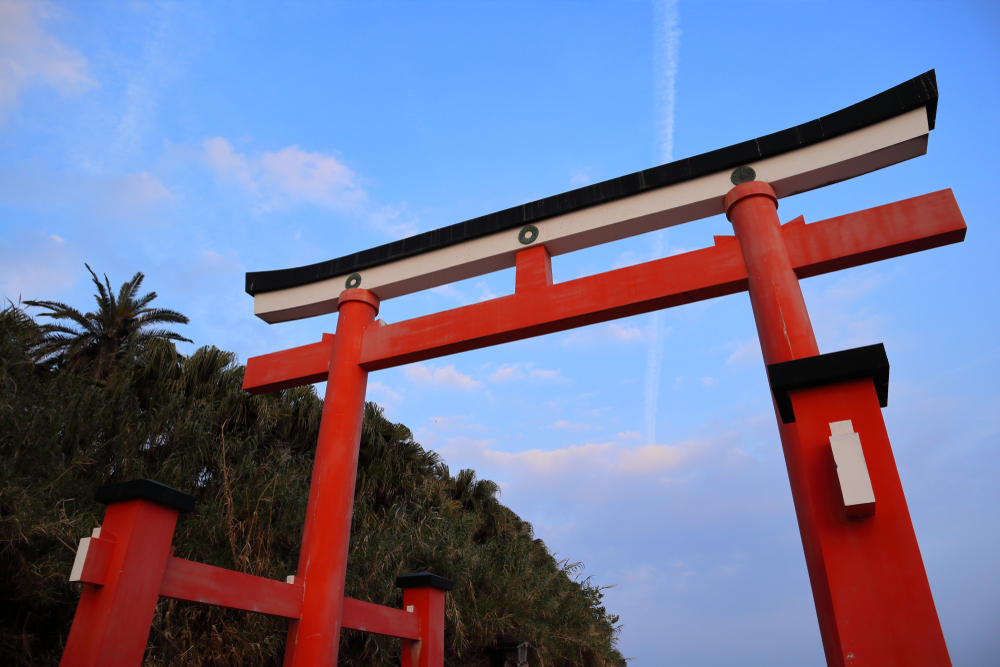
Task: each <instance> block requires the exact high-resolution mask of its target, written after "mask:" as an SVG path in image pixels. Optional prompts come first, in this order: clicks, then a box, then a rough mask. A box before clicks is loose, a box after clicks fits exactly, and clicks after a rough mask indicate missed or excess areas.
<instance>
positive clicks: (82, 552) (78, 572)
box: [69, 528, 100, 583]
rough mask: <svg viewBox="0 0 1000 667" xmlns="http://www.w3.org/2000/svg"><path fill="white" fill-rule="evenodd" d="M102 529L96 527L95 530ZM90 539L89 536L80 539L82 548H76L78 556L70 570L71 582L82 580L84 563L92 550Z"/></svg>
mask: <svg viewBox="0 0 1000 667" xmlns="http://www.w3.org/2000/svg"><path fill="white" fill-rule="evenodd" d="M98 531H100V528H95V529H94V532H98ZM94 537H97V535H94ZM90 540H91V538H89V537H84V538H83V539H81V540H80V548H79V549H77V550H76V558H74V559H73V569H72V570H70V573H69V580H70V583H74V582H77V581H80V577H81V576H83V564H84V563H86V562H87V552H88V551H90Z"/></svg>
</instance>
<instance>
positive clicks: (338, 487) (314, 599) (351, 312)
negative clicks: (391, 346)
mask: <svg viewBox="0 0 1000 667" xmlns="http://www.w3.org/2000/svg"><path fill="white" fill-rule="evenodd" d="M378 307H379V300H378V297H376V296H375V295H374V294H372V293H371V292H369V291H368V290H363V289H350V290H345V291H344V292H343V293H342V294H341V296H340V300H339V302H338V304H337V310H338V311H339V313H340V314H339V316H338V318H337V333H336V335H335V336H334V339H333V351H332V353H331V355H330V362H329V375H328V376H327V383H326V398H325V400H324V402H323V418H322V421H321V422H320V428H319V439H318V440H317V443H316V459H315V462H314V463H313V474H312V481H311V482H310V483H309V501H308V504H307V505H306V520H305V527H304V528H303V532H302V550H301V551H300V552H299V566H298V570H297V571H296V572H297V574H296V578H297V579H300V580H301V581H302V584H303V585H304V587H305V590H304V591H303V596H302V616H301V619H300V620H293V621H292V622H291V623H289V627H288V643H287V644H286V648H285V662H284V664H285V666H286V667H315V666H317V665H335V664H337V650H338V648H339V645H340V628H341V627H342V621H343V615H344V586H345V581H346V578H347V555H348V551H349V547H350V540H351V516H352V514H353V512H354V486H355V483H356V481H357V470H358V450H359V447H360V444H361V422H362V419H363V418H364V413H365V391H366V389H367V384H368V371H366V370H365V369H364V368H362V367H361V366H360V365H359V364H358V360H359V358H360V356H361V344H362V342H363V340H364V334H365V327H367V326H368V325H369V324H371V323H372V322H373V321H374V320H375V316H376V315H378Z"/></svg>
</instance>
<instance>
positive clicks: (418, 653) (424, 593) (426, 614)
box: [396, 572, 452, 667]
mask: <svg viewBox="0 0 1000 667" xmlns="http://www.w3.org/2000/svg"><path fill="white" fill-rule="evenodd" d="M396 586H398V587H399V588H402V589H403V609H407V610H408V609H409V608H410V607H413V611H414V612H415V613H416V614H418V615H419V616H420V639H419V640H418V641H412V640H409V639H404V640H403V667H444V594H445V592H446V591H450V590H451V589H452V583H451V581H450V580H448V579H445V578H444V577H439V576H437V575H435V574H430V573H429V572H419V573H417V574H408V575H406V576H403V577H396Z"/></svg>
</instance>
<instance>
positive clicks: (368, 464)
mask: <svg viewBox="0 0 1000 667" xmlns="http://www.w3.org/2000/svg"><path fill="white" fill-rule="evenodd" d="M88 269H89V267H88ZM92 275H93V273H92ZM94 282H95V283H96V284H97V285H98V292H99V293H98V296H97V299H98V310H97V311H96V312H95V313H90V314H86V315H84V314H81V313H79V312H78V311H75V310H74V309H71V308H69V307H68V306H66V305H65V304H59V303H54V302H37V305H38V306H41V307H44V308H48V309H49V311H50V316H54V317H56V318H63V319H68V320H70V321H71V322H73V323H75V324H76V328H70V327H64V326H61V325H53V324H51V323H50V324H47V325H42V324H39V323H37V322H35V320H34V319H32V318H31V317H29V316H28V315H27V314H26V313H25V312H24V311H23V310H21V309H20V308H18V307H15V306H13V305H11V306H9V307H7V308H6V309H5V310H3V311H2V312H0V599H2V600H3V604H0V663H2V664H13V665H55V664H57V663H58V660H59V656H60V655H61V652H62V645H63V643H64V642H65V638H66V634H67V632H68V631H69V626H70V623H71V621H72V617H73V613H74V611H75V608H76V602H77V600H78V598H79V588H78V585H75V584H69V583H68V581H67V578H68V575H69V571H70V567H71V565H72V562H73V556H74V553H75V549H76V545H77V544H78V543H79V540H80V538H82V537H85V536H86V535H89V534H90V531H91V529H92V528H93V527H95V526H97V525H99V523H100V520H101V517H102V516H103V511H104V507H103V506H102V505H98V504H96V503H95V502H94V501H93V494H94V488H95V487H96V486H98V485H100V484H104V483H110V482H115V481H124V480H128V479H134V478H137V477H149V478H151V479H155V480H157V481H160V482H163V483H164V484H168V485H170V486H172V487H174V488H177V489H180V490H183V491H185V492H187V493H191V494H193V495H194V496H195V497H196V498H197V506H196V509H195V511H194V512H193V513H192V514H188V515H182V517H181V520H180V521H179V523H178V526H177V530H176V532H175V535H174V545H175V546H176V549H177V552H176V553H177V555H178V556H180V557H183V558H190V559H193V560H197V561H200V562H205V563H210V564H212V565H217V566H220V567H226V568H231V569H235V570H239V571H241V572H248V573H250V574H254V575H259V576H263V577H269V578H274V579H284V577H285V576H286V575H288V574H292V573H294V571H295V563H296V561H297V558H298V546H299V542H300V539H301V530H302V521H303V516H304V514H305V505H306V497H307V493H308V484H309V476H310V472H311V465H312V457H313V451H314V447H315V442H316V436H317V432H318V428H319V420H320V414H321V410H322V401H321V399H320V398H319V397H318V396H317V395H316V393H315V391H314V390H313V388H312V387H303V388H298V389H291V390H286V391H279V392H274V393H271V394H268V395H265V396H259V397H253V396H250V395H248V394H247V393H245V392H244V391H243V390H242V389H241V385H242V379H243V370H244V369H243V366H241V365H239V364H238V363H237V362H236V358H235V356H234V355H233V354H232V353H229V352H225V351H222V350H219V349H216V348H214V347H202V348H200V349H198V350H197V351H196V352H194V353H193V354H191V355H190V356H184V355H181V354H179V353H178V352H177V351H176V349H175V348H174V345H173V342H172V341H174V340H183V339H182V338H181V337H180V336H179V335H178V334H175V333H173V332H170V331H164V330H162V329H155V328H153V327H154V326H156V325H158V324H160V323H164V322H168V323H184V322H186V318H184V317H183V316H182V315H180V314H178V313H174V312H172V311H164V310H158V309H150V308H149V302H150V301H152V299H153V298H155V294H151V295H147V296H145V297H141V298H139V297H138V296H137V292H138V289H139V286H140V284H141V282H142V274H141V273H140V274H136V276H135V277H134V278H133V279H132V281H130V282H129V283H126V284H125V285H124V286H123V287H122V289H121V290H120V292H119V294H118V296H117V297H115V296H114V295H113V293H112V291H111V289H110V285H109V284H108V283H107V279H106V278H105V283H104V284H103V285H102V284H101V282H100V281H99V280H98V279H97V277H96V276H94ZM498 492H499V490H498V487H497V485H496V484H494V483H493V482H490V481H488V480H477V479H476V475H475V473H474V472H473V471H472V470H463V471H461V472H460V473H458V474H457V475H454V476H452V475H451V474H450V473H449V470H448V467H447V466H446V465H445V463H444V462H443V461H442V460H441V459H440V458H439V457H438V456H437V455H436V454H434V453H433V452H430V451H427V450H425V449H423V448H422V447H421V446H420V445H419V444H418V443H416V442H414V440H413V435H412V433H411V432H410V430H409V429H407V428H406V427H405V426H403V425H402V424H393V423H391V422H389V421H388V420H387V419H386V418H385V417H384V416H383V414H382V411H381V409H380V408H378V406H376V405H374V404H371V403H369V404H368V405H367V406H366V407H365V421H364V429H363V435H362V442H361V457H360V465H359V470H358V484H357V493H356V497H355V510H354V524H353V529H352V538H351V555H350V564H349V571H348V578H347V595H349V596H351V597H355V598H359V599H362V600H368V601H371V602H375V603H378V604H384V605H391V606H396V607H398V606H399V605H400V603H401V594H400V592H399V591H398V590H397V589H395V588H394V587H393V582H394V579H395V577H396V575H398V574H406V573H410V572H418V571H422V570H427V571H430V572H434V573H437V574H440V575H442V576H445V577H448V578H450V579H452V580H453V581H454V583H455V590H454V592H453V593H452V594H450V595H449V596H448V598H447V603H446V624H447V630H446V643H447V650H448V653H447V662H448V664H449V665H473V666H475V665H487V664H490V661H491V651H490V649H491V647H492V646H493V645H494V643H495V641H496V640H497V638H498V637H499V636H501V635H507V636H515V637H517V638H519V639H522V640H526V641H529V642H531V643H532V644H533V645H534V646H535V647H537V651H533V652H532V657H531V660H532V664H536V665H550V666H554V667H559V666H567V667H568V666H570V665H588V666H589V665H606V664H612V663H614V662H615V661H618V660H620V659H621V655H620V653H619V652H618V651H617V649H616V647H615V641H616V638H617V635H618V632H619V629H618V627H617V625H616V624H617V622H618V618H617V617H616V616H614V615H611V614H609V613H608V612H607V611H606V610H605V608H604V607H603V606H602V605H601V597H602V595H601V589H600V587H598V586H596V585H594V584H592V583H591V582H590V580H589V579H584V580H579V577H578V573H579V571H580V567H581V566H580V565H579V564H573V563H569V562H568V561H557V560H556V559H555V558H553V556H552V554H551V553H549V551H548V549H547V548H546V547H545V545H544V544H543V543H542V541H541V540H538V539H535V538H534V536H533V534H532V529H531V525H530V524H528V523H527V522H525V521H522V520H521V519H520V518H519V517H518V516H517V515H515V514H514V513H513V512H512V511H510V510H509V509H508V508H506V507H505V506H504V505H502V504H501V503H500V502H499V501H498ZM285 627H286V624H285V622H284V621H282V620H280V619H272V618H267V617H264V616H261V615H259V614H249V613H244V612H237V611H231V610H224V609H218V608H209V607H204V606H200V605H196V604H188V603H181V602H176V601H167V600H163V601H161V602H160V604H159V605H158V608H157V613H156V617H155V619H154V622H153V630H152V632H151V634H150V637H149V648H148V651H147V658H146V664H147V665H192V666H193V665H226V666H235V665H280V664H281V656H282V653H283V648H284V640H285ZM399 650H400V647H399V641H398V640H392V639H388V638H384V637H379V636H376V635H369V634H364V633H359V632H353V631H345V632H344V638H343V641H342V643H341V658H340V664H342V665H398V664H399Z"/></svg>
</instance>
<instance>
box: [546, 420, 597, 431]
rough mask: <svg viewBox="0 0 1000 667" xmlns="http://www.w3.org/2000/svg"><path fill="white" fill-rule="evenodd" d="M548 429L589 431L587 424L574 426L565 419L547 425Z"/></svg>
mask: <svg viewBox="0 0 1000 667" xmlns="http://www.w3.org/2000/svg"><path fill="white" fill-rule="evenodd" d="M549 428H565V429H570V430H572V431H589V430H590V426H588V425H587V424H575V423H572V422H568V421H566V420H565V419H557V420H556V421H554V422H552V423H551V424H549Z"/></svg>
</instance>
